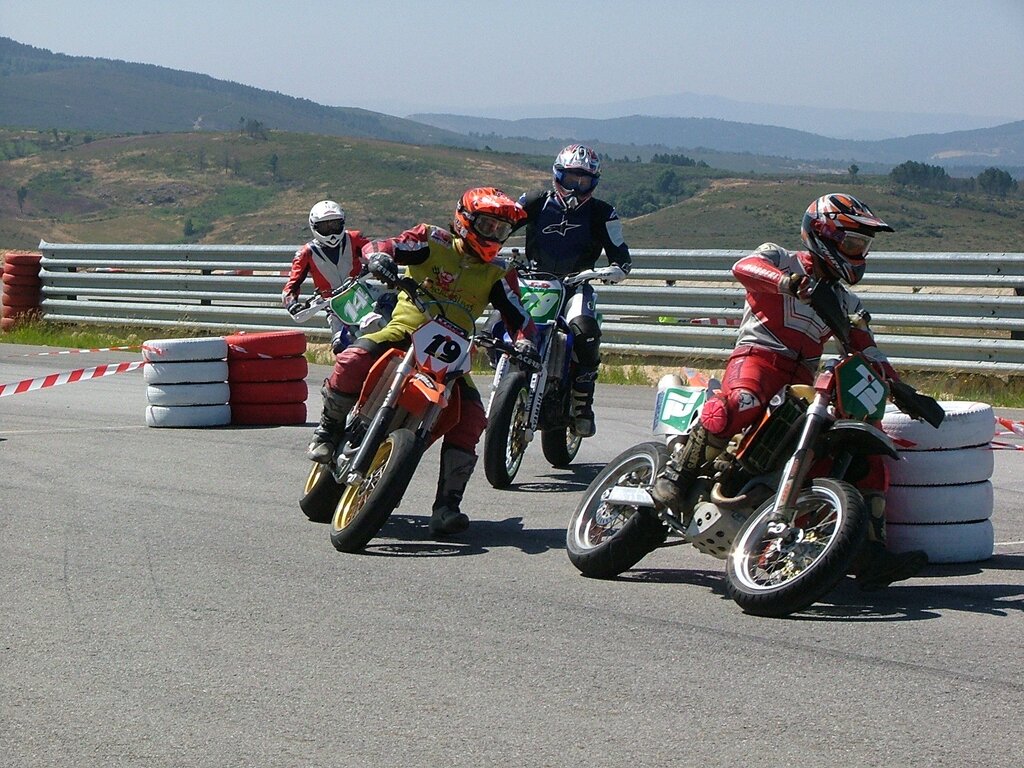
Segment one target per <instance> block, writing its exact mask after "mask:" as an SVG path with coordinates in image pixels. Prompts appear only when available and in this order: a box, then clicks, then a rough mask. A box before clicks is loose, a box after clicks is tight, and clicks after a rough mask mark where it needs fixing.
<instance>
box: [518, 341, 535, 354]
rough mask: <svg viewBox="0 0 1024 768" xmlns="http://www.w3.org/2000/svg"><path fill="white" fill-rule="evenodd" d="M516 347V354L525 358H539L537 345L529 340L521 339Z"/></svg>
mask: <svg viewBox="0 0 1024 768" xmlns="http://www.w3.org/2000/svg"><path fill="white" fill-rule="evenodd" d="M514 346H515V348H516V352H518V353H519V354H520V355H522V356H523V357H530V358H535V357H537V345H536V344H534V343H533V342H532V341H530V340H529V339H520V340H519V341H517V342H516V343H515V344H514Z"/></svg>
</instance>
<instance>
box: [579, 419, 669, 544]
mask: <svg viewBox="0 0 1024 768" xmlns="http://www.w3.org/2000/svg"><path fill="white" fill-rule="evenodd" d="M578 439H579V438H577V440H578ZM656 470H657V467H656V466H655V463H654V461H653V459H652V458H651V457H650V456H632V457H630V458H629V459H627V460H626V461H625V462H623V464H622V465H621V466H620V467H619V468H618V469H617V470H616V472H615V475H614V477H613V478H610V479H609V480H610V481H609V482H608V483H605V484H602V485H601V487H599V488H596V489H595V490H594V491H593V492H592V493H591V495H590V498H588V499H587V500H586V502H585V503H584V505H583V511H582V512H581V513H580V515H579V516H578V517H577V518H576V520H574V521H573V527H572V536H573V542H574V543H575V544H576V547H577V548H578V549H579V550H581V551H582V550H588V549H594V548H596V547H598V546H600V545H601V544H602V543H603V542H605V541H607V540H608V539H610V538H612V537H614V536H615V535H616V534H618V533H619V531H621V530H622V527H623V526H624V525H625V524H626V523H627V522H629V519H630V518H631V517H632V516H633V515H634V514H636V512H637V510H638V509H639V507H637V506H634V505H630V504H609V503H607V502H605V501H602V500H601V495H602V494H603V493H604V492H605V491H606V490H608V489H610V488H612V487H614V486H623V487H628V488H649V487H650V486H651V484H652V483H653V482H654V474H655V472H656Z"/></svg>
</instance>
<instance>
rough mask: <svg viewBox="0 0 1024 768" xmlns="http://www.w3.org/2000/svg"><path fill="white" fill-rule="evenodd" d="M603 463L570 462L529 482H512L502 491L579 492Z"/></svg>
mask: <svg viewBox="0 0 1024 768" xmlns="http://www.w3.org/2000/svg"><path fill="white" fill-rule="evenodd" d="M604 467H605V465H604V464H570V465H569V466H568V467H563V468H561V469H556V468H554V467H552V468H550V471H549V472H548V474H546V475H537V476H536V477H538V478H541V479H538V480H535V481H531V482H526V483H523V482H519V483H517V482H514V481H513V483H512V484H511V485H510V486H509V487H508V488H505V489H503V490H504V491H511V492H519V493H579V492H580V491H585V490H586V489H587V486H588V485H590V482H591V481H592V480H593V479H594V478H595V477H597V474H598V473H599V472H600V471H601V470H602V469H604Z"/></svg>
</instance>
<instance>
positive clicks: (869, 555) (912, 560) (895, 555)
mask: <svg viewBox="0 0 1024 768" xmlns="http://www.w3.org/2000/svg"><path fill="white" fill-rule="evenodd" d="M864 501H865V502H866V503H867V505H868V510H869V518H868V520H869V524H868V540H867V541H866V542H864V546H863V547H862V548H861V551H860V552H858V553H857V556H856V557H855V558H854V562H853V565H852V567H851V569H850V570H851V572H852V573H853V574H854V575H855V576H856V577H857V586H858V587H859V588H860V590H861V591H862V592H875V591H877V590H879V589H884V588H885V587H887V586H889V585H890V584H892V583H893V582H894V581H903V580H904V579H909V578H910V577H912V576H916V575H917V574H918V573H919V572H920V571H921V569H922V568H924V567H925V566H926V565H928V554H927V553H926V552H924V551H922V550H920V549H915V550H911V551H910V552H890V551H889V550H887V549H886V548H885V496H883V495H882V494H880V493H870V494H865V495H864Z"/></svg>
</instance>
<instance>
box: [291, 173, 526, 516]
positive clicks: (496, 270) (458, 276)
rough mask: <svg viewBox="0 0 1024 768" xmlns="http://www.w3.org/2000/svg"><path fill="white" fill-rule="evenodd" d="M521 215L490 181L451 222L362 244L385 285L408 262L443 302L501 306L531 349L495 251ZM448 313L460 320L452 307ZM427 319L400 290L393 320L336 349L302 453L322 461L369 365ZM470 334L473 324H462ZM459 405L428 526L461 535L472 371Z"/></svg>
mask: <svg viewBox="0 0 1024 768" xmlns="http://www.w3.org/2000/svg"><path fill="white" fill-rule="evenodd" d="M525 216H526V214H525V212H524V211H523V209H522V208H521V207H520V206H519V204H518V203H516V201H515V200H513V199H512V198H510V197H508V196H507V195H506V194H505V193H504V192H502V191H501V190H498V189H494V188H493V187H480V188H475V189H470V190H467V191H466V192H465V193H464V194H463V195H462V198H461V200H460V201H459V204H458V207H457V208H456V210H455V215H454V218H453V220H452V222H451V225H450V229H442V228H440V227H436V226H432V225H430V224H419V225H417V226H415V227H413V228H412V229H408V230H406V231H405V232H403V233H402V234H400V235H398V236H397V237H392V238H387V239H384V240H377V241H373V242H370V243H369V244H367V245H366V247H365V248H364V250H363V258H364V259H365V260H366V262H367V265H368V266H369V268H370V271H371V272H372V273H373V274H374V275H375V276H377V277H378V278H379V279H380V280H381V281H382V282H383V283H385V284H388V285H394V284H395V282H396V281H397V280H398V265H402V266H404V267H406V269H407V270H408V274H409V276H410V277H411V278H413V279H414V280H415V281H416V282H417V283H420V284H423V285H424V287H426V288H427V289H428V290H429V291H430V292H431V293H432V294H433V295H434V296H436V297H438V298H439V299H441V300H448V301H452V302H455V303H457V304H459V305H461V306H462V307H464V308H465V309H466V310H467V311H468V313H469V314H468V316H467V317H469V318H473V319H475V318H477V317H479V316H480V314H481V313H482V312H483V310H484V308H485V307H486V306H487V305H488V303H490V304H492V305H493V306H494V307H495V308H496V309H498V311H499V312H501V315H502V319H503V320H504V322H505V327H506V328H509V329H510V331H511V332H512V333H514V334H515V337H516V339H517V340H516V346H517V348H518V349H520V350H521V351H523V352H525V353H528V354H536V347H535V346H534V343H533V336H534V335H535V333H536V329H535V327H534V325H533V321H532V320H531V319H530V315H529V314H528V313H527V312H526V310H525V309H523V305H522V303H521V302H520V297H519V282H518V279H517V278H516V275H515V272H514V271H513V270H511V269H510V267H509V265H508V264H507V263H506V262H505V260H504V259H501V258H499V256H498V251H500V250H501V245H502V243H503V242H505V240H507V239H508V236H509V234H511V232H512V230H513V229H514V227H515V225H516V224H518V223H519V222H521V221H522V219H523V218H524V217H525ZM448 319H449V320H450V321H451V322H454V323H456V324H458V325H466V324H467V319H466V317H463V316H462V313H461V312H458V311H457V310H456V311H454V312H450V313H449V314H448ZM423 322H424V316H423V314H422V313H421V312H420V311H419V310H418V309H417V308H416V306H415V305H414V304H413V303H412V302H411V301H410V300H409V298H408V296H406V295H405V294H404V293H402V294H401V295H400V298H399V300H398V304H397V306H396V307H395V310H394V313H393V315H392V318H391V321H390V322H389V323H388V324H387V325H386V326H385V327H384V328H383V329H381V330H380V331H377V332H375V333H371V334H368V335H366V336H363V337H361V338H359V339H358V340H357V341H355V342H354V343H353V344H352V345H351V346H349V347H348V348H347V349H346V350H345V351H343V352H342V353H341V354H339V355H338V356H337V358H336V362H335V364H334V370H333V371H332V372H331V375H330V377H329V378H328V379H326V380H325V381H324V386H323V388H322V389H321V394H322V395H323V401H324V404H323V414H322V415H321V417H320V424H319V425H318V426H317V428H316V430H315V431H314V433H313V440H312V442H311V443H310V444H309V449H308V453H307V455H308V456H309V458H310V459H311V460H313V461H318V462H324V463H326V462H328V461H330V459H331V456H332V454H333V453H334V450H335V448H336V447H337V445H338V443H339V441H340V440H341V438H342V433H343V431H344V426H345V420H346V417H347V416H348V412H349V411H350V410H351V409H352V407H353V406H354V405H355V403H356V400H357V398H358V396H359V391H360V388H361V387H362V384H363V382H364V381H365V380H366V377H367V374H368V373H369V370H370V367H371V366H372V365H373V363H374V362H375V361H376V360H377V359H378V358H379V357H380V356H381V355H382V354H384V353H385V352H386V351H387V350H388V349H390V348H395V347H399V348H408V345H409V343H410V334H411V333H412V332H413V331H415V330H416V329H417V328H419V327H420V325H422V324H423ZM465 330H466V331H467V333H469V334H472V333H473V332H474V328H473V327H472V326H470V327H467V328H465ZM456 392H457V393H458V397H459V399H460V400H461V410H460V417H459V421H458V423H457V424H456V425H455V426H454V427H452V429H451V430H450V431H449V432H447V433H446V434H445V436H444V442H443V443H442V446H441V467H440V473H439V477H438V483H437V496H436V498H435V500H434V504H433V510H432V511H433V513H432V515H431V518H430V530H431V532H432V533H434V534H451V533H459V532H461V531H463V530H465V529H466V527H467V526H468V525H469V517H468V516H466V514H465V513H463V512H462V511H461V510H460V508H459V504H460V502H461V501H462V496H463V493H464V492H465V489H466V484H467V483H468V482H469V478H470V476H471V475H472V473H473V469H474V467H475V466H476V458H477V457H476V445H477V443H478V442H479V440H480V435H481V434H482V433H483V431H484V427H485V426H486V424H487V418H486V416H485V414H484V408H483V404H482V403H481V400H480V394H479V392H477V390H476V388H475V387H474V386H473V384H472V382H471V381H470V379H469V377H463V378H461V379H460V380H459V382H458V385H457V390H456Z"/></svg>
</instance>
